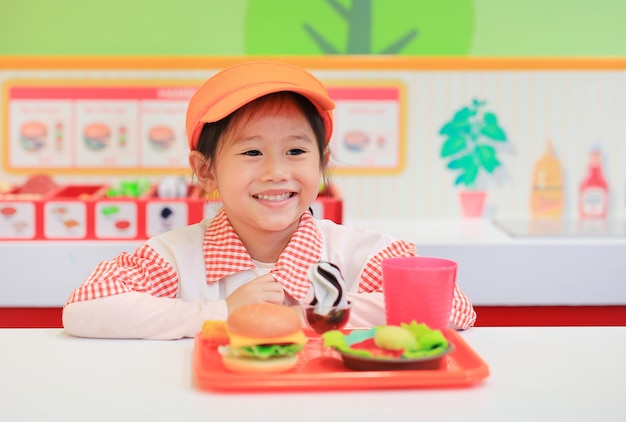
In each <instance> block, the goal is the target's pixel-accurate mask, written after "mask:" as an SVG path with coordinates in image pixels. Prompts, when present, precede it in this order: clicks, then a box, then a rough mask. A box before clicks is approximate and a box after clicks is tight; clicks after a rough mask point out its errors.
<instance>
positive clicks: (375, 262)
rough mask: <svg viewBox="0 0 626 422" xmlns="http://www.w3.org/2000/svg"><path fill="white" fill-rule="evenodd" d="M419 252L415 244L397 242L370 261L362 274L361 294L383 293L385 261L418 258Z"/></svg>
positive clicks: (402, 241)
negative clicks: (408, 257)
mask: <svg viewBox="0 0 626 422" xmlns="http://www.w3.org/2000/svg"><path fill="white" fill-rule="evenodd" d="M416 255H417V251H416V247H415V245H414V244H413V243H411V242H407V241H404V240H397V241H395V242H393V243H392V244H391V245H389V246H387V247H386V248H385V249H383V250H382V251H380V252H378V253H377V254H376V255H374V256H373V257H372V259H370V260H369V261H368V262H367V264H365V268H363V271H362V272H361V282H360V283H359V293H371V292H382V291H383V265H382V262H383V259H387V258H400V257H403V256H416Z"/></svg>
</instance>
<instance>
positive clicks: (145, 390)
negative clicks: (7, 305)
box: [0, 327, 626, 422]
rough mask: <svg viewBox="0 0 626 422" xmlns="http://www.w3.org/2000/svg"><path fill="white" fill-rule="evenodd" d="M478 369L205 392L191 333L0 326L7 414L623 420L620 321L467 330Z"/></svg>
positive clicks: (2, 407) (623, 331)
mask: <svg viewBox="0 0 626 422" xmlns="http://www.w3.org/2000/svg"><path fill="white" fill-rule="evenodd" d="M462 336H463V338H464V339H465V340H466V341H467V342H468V344H470V346H471V347H472V348H473V349H474V350H475V351H476V352H477V353H478V354H479V355H480V356H481V357H482V358H483V360H484V361H485V362H486V363H487V364H488V365H489V369H490V375H489V376H488V377H487V378H486V379H485V380H484V382H482V383H480V384H477V385H473V386H470V387H464V388H443V389H407V390H367V391H333V392H317V393H308V392H298V393H246V394H243V393H214V392H208V391H201V390H198V389H197V388H196V387H195V385H194V381H193V377H192V365H191V359H192V348H193V340H191V339H185V340H178V341H148V340H92V339H79V338H74V337H70V336H69V335H67V334H66V333H65V332H64V331H62V330H56V329H55V330H35V329H30V330H29V329H24V330H17V329H13V330H11V329H9V330H0V344H2V345H3V347H2V348H1V349H0V374H2V382H1V383H0V418H1V419H2V420H6V421H19V420H24V421H49V420H63V421H87V420H88V421H111V420H138V421H144V420H145V421H153V422H157V421H173V420H179V421H187V422H190V421H208V420H212V421H222V420H223V421H226V420H231V421H266V420H267V421H269V420H271V421H276V420H283V419H290V420H294V421H298V422H307V421H316V422H317V421H324V420H328V421H330V420H336V421H354V420H363V421H421V420H428V421H440V420H441V421H457V420H459V421H481V422H483V421H530V420H538V421H559V422H560V421H599V420H601V421H622V420H624V415H625V412H626V407H625V406H624V397H625V396H626V383H625V382H624V380H625V379H626V365H625V364H624V355H625V354H626V327H567V328H473V329H470V330H469V331H468V332H465V333H462Z"/></svg>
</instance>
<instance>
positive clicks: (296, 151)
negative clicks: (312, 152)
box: [287, 148, 306, 155]
mask: <svg viewBox="0 0 626 422" xmlns="http://www.w3.org/2000/svg"><path fill="white" fill-rule="evenodd" d="M305 152H306V151H305V150H303V149H300V148H293V149H290V150H289V151H287V155H300V154H304V153H305Z"/></svg>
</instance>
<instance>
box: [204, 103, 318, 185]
mask: <svg viewBox="0 0 626 422" xmlns="http://www.w3.org/2000/svg"><path fill="white" fill-rule="evenodd" d="M274 101H276V102H277V103H279V107H282V105H283V104H284V103H285V102H286V101H293V102H294V103H295V104H296V106H297V107H298V108H299V109H300V111H302V113H303V114H304V116H305V117H306V119H307V120H308V122H309V124H310V125H311V129H312V130H313V133H314V134H315V140H316V142H317V147H318V151H319V156H320V165H321V167H322V173H323V175H324V182H325V183H326V185H328V175H327V172H326V167H327V164H328V163H327V160H328V155H327V154H326V147H325V139H326V130H325V129H324V123H323V122H322V118H321V117H320V114H319V112H318V111H317V109H316V108H315V106H314V105H313V104H312V103H311V101H309V100H308V99H307V98H306V97H305V96H303V95H300V94H297V93H295V92H291V91H282V92H275V93H272V94H267V95H264V96H262V97H260V98H257V99H256V100H253V101H251V102H249V103H248V104H246V105H245V106H243V107H241V108H240V109H238V110H236V111H234V112H233V113H231V114H229V115H228V116H226V117H224V118H223V119H221V120H218V121H217V122H213V123H205V124H204V126H203V128H202V132H201V133H200V138H199V139H198V146H197V147H196V150H197V151H199V152H200V153H202V154H203V155H204V156H205V157H206V159H207V160H209V161H210V162H213V160H214V158H215V156H216V154H217V151H218V148H219V143H220V141H221V139H222V136H223V135H224V134H225V133H226V132H227V131H228V130H230V129H231V123H232V121H233V120H235V121H238V120H239V116H241V114H242V113H243V112H244V111H245V110H251V111H252V114H254V112H255V111H256V110H259V109H260V108H262V107H263V106H264V105H265V104H267V103H268V102H274Z"/></svg>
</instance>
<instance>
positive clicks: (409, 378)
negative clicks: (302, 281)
mask: <svg viewBox="0 0 626 422" xmlns="http://www.w3.org/2000/svg"><path fill="white" fill-rule="evenodd" d="M446 337H447V338H448V340H449V341H451V342H452V343H454V346H455V348H454V351H453V352H452V353H450V354H449V355H447V356H446V357H445V363H444V364H443V365H442V368H441V369H437V370H398V371H353V370H350V369H347V368H345V367H344V366H343V363H342V361H341V357H340V355H339V354H338V353H336V352H334V351H332V350H330V349H326V350H324V349H322V348H321V345H320V340H319V337H315V336H312V337H310V341H309V343H308V344H307V345H306V347H305V349H304V351H303V352H302V353H301V354H300V357H299V360H298V364H297V365H296V367H295V368H293V369H291V370H290V371H288V372H283V373H278V374H239V373H234V372H230V371H228V370H227V369H225V368H224V366H223V365H222V358H221V356H220V355H219V353H218V352H217V348H216V347H215V346H211V345H209V344H208V343H207V342H206V341H205V340H203V339H202V337H201V334H200V333H198V334H197V335H196V337H195V341H194V348H193V375H194V379H195V381H196V385H197V386H198V387H199V388H200V389H203V390H223V391H234V392H244V391H263V392H266V391H277V390H283V391H297V390H302V391H322V390H326V391H328V390H364V389H369V390H371V389H391V388H425V387H439V388H441V387H463V386H469V385H472V384H476V383H479V382H481V381H482V380H483V379H485V378H486V377H487V376H489V367H488V366H487V364H486V363H485V362H484V361H483V360H482V358H481V357H480V356H479V355H478V354H477V353H476V352H475V351H474V350H473V349H472V348H471V347H470V346H469V345H468V344H467V343H466V342H465V341H464V340H463V338H462V337H461V336H460V335H459V334H458V333H457V332H456V331H454V330H448V332H447V333H446Z"/></svg>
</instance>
